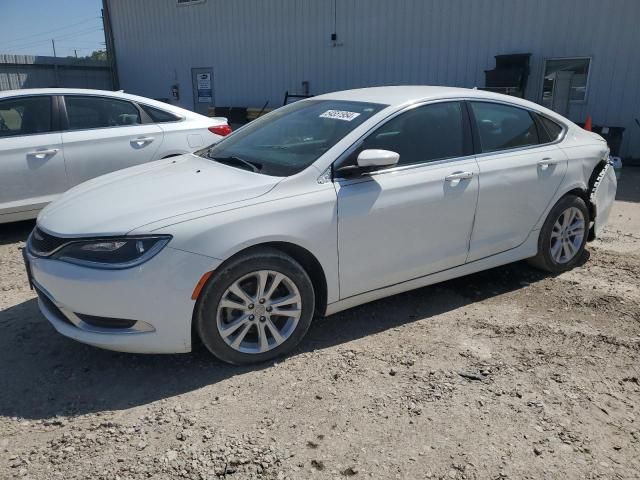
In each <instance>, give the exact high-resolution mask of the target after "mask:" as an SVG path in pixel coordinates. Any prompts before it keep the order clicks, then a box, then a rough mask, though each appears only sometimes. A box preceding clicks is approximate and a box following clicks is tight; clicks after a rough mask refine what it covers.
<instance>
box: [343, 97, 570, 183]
mask: <svg viewBox="0 0 640 480" xmlns="http://www.w3.org/2000/svg"><path fill="white" fill-rule="evenodd" d="M443 102H469V103H471V102H485V103H497V104H501V105H506V106H508V107H515V108H519V109H521V110H525V111H527V112H533V113H535V114H537V115H541V116H544V117H545V118H547V119H549V120H551V121H552V122H555V123H557V124H558V125H560V127H562V132H561V133H560V135H559V136H558V138H557V139H556V140H554V141H552V142H547V143H538V144H536V145H526V146H523V147H515V148H509V149H504V150H494V151H492V152H480V153H477V154H472V155H466V156H464V157H452V158H443V159H441V160H426V161H424V162H416V163H412V164H408V165H400V166H394V167H387V168H383V169H380V170H375V171H372V172H365V173H363V174H362V176H361V177H358V178H345V177H335V176H334V179H333V181H334V182H335V181H339V180H342V181H353V180H362V179H363V178H366V177H370V176H374V175H380V174H382V173H393V172H397V171H402V170H408V169H410V168H418V167H422V166H425V165H442V164H445V163H449V162H454V161H460V160H467V159H471V158H476V159H482V158H484V157H487V156H489V155H500V154H503V153H511V152H519V151H523V150H531V149H533V148H539V147H545V146H549V145H556V144H558V143H561V142H562V141H563V140H564V139H565V137H566V135H567V132H568V131H569V127H568V126H567V125H566V124H565V123H564V122H561V121H559V120H556V119H555V118H552V117H550V116H549V115H547V114H545V113H544V112H541V111H539V110H535V109H533V108H528V107H523V106H521V105H517V104H515V103H512V102H509V101H504V100H499V99H493V98H488V99H485V98H477V97H468V96H463V97H449V98H438V99H432V100H426V101H419V102H416V103H412V104H411V105H407V106H406V107H404V108H401V109H400V110H396V111H394V112H392V113H390V114H389V115H388V116H386V117H385V118H383V119H381V120H380V121H379V122H378V123H376V124H375V125H374V126H372V127H371V128H370V129H369V130H367V131H366V132H365V133H364V134H362V135H361V136H360V138H358V139H357V140H356V141H355V142H354V143H353V144H351V146H350V147H349V148H347V149H346V150H345V151H344V152H343V153H342V154H341V155H340V156H338V158H337V159H336V160H334V162H333V164H332V166H333V167H334V168H335V166H336V165H339V164H340V163H341V162H343V161H344V160H345V159H346V158H348V157H349V156H350V155H351V154H352V153H353V152H354V151H355V150H356V149H357V148H358V147H359V146H360V143H361V142H362V141H363V139H365V138H366V137H367V136H369V135H370V134H371V133H372V132H373V131H375V130H376V129H377V128H379V127H381V126H382V125H384V124H385V123H387V122H389V121H390V120H393V119H394V118H395V117H397V116H398V115H401V114H403V113H405V112H408V111H410V110H413V109H414V108H418V107H422V106H425V105H431V104H435V103H443ZM469 108H471V107H469ZM469 121H471V122H473V121H474V118H470V119H469ZM534 122H535V120H534ZM536 128H537V126H536Z"/></svg>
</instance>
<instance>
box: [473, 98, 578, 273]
mask: <svg viewBox="0 0 640 480" xmlns="http://www.w3.org/2000/svg"><path fill="white" fill-rule="evenodd" d="M469 106H470V112H471V113H472V115H471V117H472V121H473V122H474V126H475V139H476V142H475V143H476V148H477V149H478V150H479V152H478V156H477V160H478V166H479V168H480V193H479V196H478V209H477V213H476V218H475V222H474V229H473V233H472V235H471V246H470V251H469V258H468V261H474V260H478V259H480V258H484V257H488V256H490V255H495V254H497V253H501V252H504V251H507V250H510V249H512V248H515V247H517V246H519V245H521V244H522V243H523V242H524V241H525V240H526V239H527V237H528V236H529V234H530V232H531V231H532V229H533V227H534V226H535V225H536V223H537V222H538V219H539V218H540V217H541V215H542V214H543V213H544V212H545V210H546V209H547V207H548V206H549V204H550V202H551V200H552V199H553V196H554V195H555V193H556V191H557V190H558V187H559V186H560V183H561V182H562V179H563V178H564V175H565V173H566V171H567V157H566V155H565V154H564V152H563V151H562V150H561V149H560V148H558V146H557V145H556V141H557V136H558V134H559V132H555V136H554V137H553V138H552V137H551V136H550V134H549V133H548V132H547V131H546V130H545V129H544V126H543V125H542V124H541V123H540V122H539V121H537V117H536V115H537V114H535V113H534V112H530V111H528V110H526V109H523V108H519V107H516V106H513V105H507V104H503V103H498V102H485V101H482V102H480V101H473V102H469ZM560 130H562V129H561V128H560Z"/></svg>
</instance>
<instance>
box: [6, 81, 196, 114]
mask: <svg viewBox="0 0 640 480" xmlns="http://www.w3.org/2000/svg"><path fill="white" fill-rule="evenodd" d="M24 95H100V96H104V97H113V98H122V99H126V100H132V101H134V102H139V103H143V104H145V105H149V106H151V107H157V108H160V109H162V110H166V111H168V112H173V113H177V114H179V115H181V116H185V115H188V114H189V115H198V114H195V113H194V112H191V111H190V110H185V109H184V108H180V107H176V106H175V105H171V104H169V103H165V102H160V101H158V100H153V99H151V98H147V97H140V96H138V95H131V94H129V93H125V92H124V91H122V90H117V91H112V90H93V89H89V88H24V89H20V90H4V91H0V99H2V98H9V97H16V96H24ZM198 116H199V115H198Z"/></svg>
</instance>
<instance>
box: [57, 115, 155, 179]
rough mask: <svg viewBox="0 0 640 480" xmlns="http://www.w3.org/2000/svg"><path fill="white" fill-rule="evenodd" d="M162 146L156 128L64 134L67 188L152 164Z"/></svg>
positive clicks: (128, 128) (131, 127)
mask: <svg viewBox="0 0 640 480" xmlns="http://www.w3.org/2000/svg"><path fill="white" fill-rule="evenodd" d="M162 143H163V132H162V130H161V129H160V127H159V126H158V125H156V124H147V125H131V126H122V127H111V128H96V129H94V130H74V131H71V132H63V133H62V144H63V146H64V161H65V165H66V167H67V176H68V178H69V184H70V185H78V184H80V183H82V182H86V181H87V180H90V179H92V178H95V177H98V176H100V175H104V174H106V173H110V172H113V171H114V170H122V169H123V168H127V167H133V166H135V165H139V164H141V163H146V162H150V161H151V160H155V159H156V157H157V153H158V150H159V149H160V148H161V146H162Z"/></svg>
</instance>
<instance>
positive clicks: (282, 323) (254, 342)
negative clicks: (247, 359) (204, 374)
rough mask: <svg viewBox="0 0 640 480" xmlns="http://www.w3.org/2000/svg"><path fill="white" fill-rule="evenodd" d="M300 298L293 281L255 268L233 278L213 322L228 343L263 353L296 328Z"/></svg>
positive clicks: (246, 350) (245, 351)
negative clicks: (236, 278)
mask: <svg viewBox="0 0 640 480" xmlns="http://www.w3.org/2000/svg"><path fill="white" fill-rule="evenodd" d="M301 313H302V297H301V296H300V292H299V290H298V287H297V286H296V285H295V283H294V282H293V281H292V280H291V279H290V278H289V277H288V276H286V275H284V274H282V273H280V272H276V271H273V270H258V271H255V272H251V273H249V274H247V275H244V276H243V277H241V278H239V279H238V280H236V281H234V282H233V283H232V284H231V285H230V286H229V287H228V288H227V289H226V290H225V292H224V294H223V295H222V298H221V300H220V302H219V304H218V309H217V313H216V324H217V328H218V332H219V334H220V336H221V337H222V339H223V340H224V341H225V343H226V344H227V345H229V346H230V347H231V348H233V349H234V350H236V351H238V352H242V353H254V354H257V353H264V352H268V351H270V350H273V349H274V348H277V347H278V346H280V345H282V344H283V343H284V342H285V341H286V340H287V339H288V338H289V337H290V336H291V335H292V334H293V332H294V331H295V329H296V327H297V325H298V321H299V320H300V315H301Z"/></svg>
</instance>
